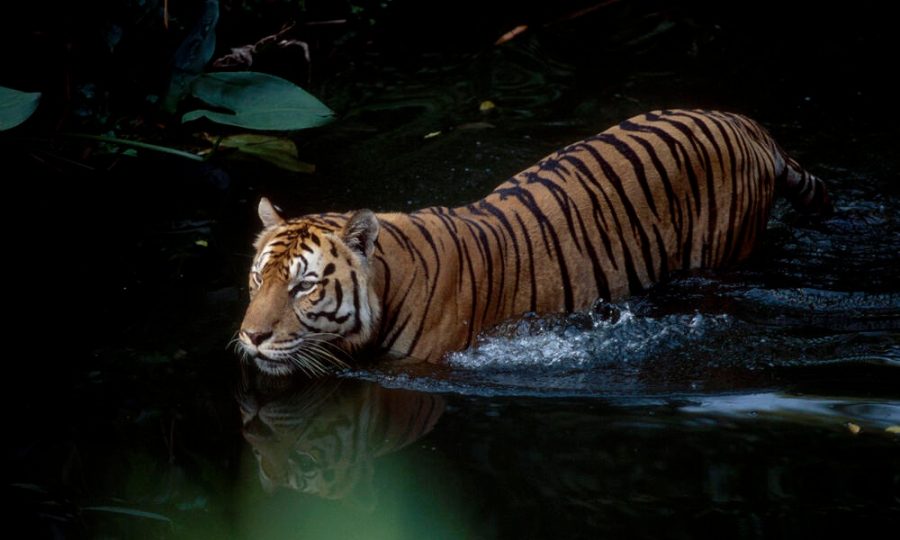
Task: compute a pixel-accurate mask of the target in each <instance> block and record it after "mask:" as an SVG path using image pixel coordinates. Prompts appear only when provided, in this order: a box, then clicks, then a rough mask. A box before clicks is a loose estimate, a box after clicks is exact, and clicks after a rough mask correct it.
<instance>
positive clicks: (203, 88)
mask: <svg viewBox="0 0 900 540" xmlns="http://www.w3.org/2000/svg"><path fill="white" fill-rule="evenodd" d="M191 92H192V93H193V95H194V97H196V98H198V99H200V100H202V101H204V102H205V103H207V104H209V105H211V106H212V107H215V108H217V109H223V110H224V111H225V112H221V111H210V110H205V109H199V110H196V111H190V112H188V113H186V114H185V115H184V116H183V117H182V118H181V121H182V122H190V121H192V120H197V119H198V118H202V117H206V118H208V119H210V120H212V121H213V122H218V123H220V124H226V125H229V126H238V127H242V128H247V129H259V130H269V131H287V130H295V129H305V128H311V127H316V126H321V125H323V124H327V123H328V122H331V121H332V120H333V119H334V112H333V111H332V110H331V109H329V108H328V107H326V106H325V105H324V104H323V103H322V102H321V101H319V100H318V99H316V98H315V97H313V95H312V94H310V93H309V92H307V91H306V90H303V89H302V88H300V87H299V86H297V85H295V84H293V83H291V82H290V81H286V80H284V79H282V78H280V77H275V76H274V75H268V74H265V73H257V72H253V71H241V72H219V73H207V74H205V75H201V76H200V77H198V78H196V79H194V82H193V84H192V85H191Z"/></svg>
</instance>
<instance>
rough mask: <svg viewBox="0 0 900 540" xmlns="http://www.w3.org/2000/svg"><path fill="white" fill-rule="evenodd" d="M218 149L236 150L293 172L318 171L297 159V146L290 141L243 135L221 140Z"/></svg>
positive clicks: (251, 134) (266, 136) (252, 134)
mask: <svg viewBox="0 0 900 540" xmlns="http://www.w3.org/2000/svg"><path fill="white" fill-rule="evenodd" d="M218 147H219V148H220V149H231V150H236V151H237V152H240V153H241V154H242V155H247V156H252V157H255V158H259V159H262V160H264V161H268V162H269V163H271V164H272V165H275V166H276V167H279V168H281V169H284V170H287V171H291V172H299V173H312V172H315V170H316V168H315V166H314V165H312V164H310V163H305V162H303V161H300V159H299V158H298V157H297V145H295V144H294V141H292V140H290V139H284V138H281V137H272V136H270V135H259V134H256V133H242V134H240V135H232V136H230V137H224V138H222V139H220V140H219V141H218Z"/></svg>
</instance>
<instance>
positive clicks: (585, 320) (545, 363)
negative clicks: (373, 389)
mask: <svg viewBox="0 0 900 540" xmlns="http://www.w3.org/2000/svg"><path fill="white" fill-rule="evenodd" d="M606 307H607V309H606V310H604V311H605V313H602V314H601V313H598V312H597V311H591V312H589V313H578V314H574V315H570V316H567V317H544V318H539V317H534V316H530V317H525V318H523V319H521V320H519V321H515V322H509V323H506V324H503V325H501V326H500V327H498V328H497V329H495V330H494V331H492V332H490V333H489V334H487V335H485V336H483V337H482V338H481V339H479V341H478V343H477V344H476V345H475V346H474V347H471V348H469V349H467V350H464V351H460V352H456V353H453V354H451V355H449V357H448V364H449V365H450V366H452V367H455V368H476V369H486V368H501V369H502V368H522V367H529V366H530V367H541V368H546V369H573V368H576V369H577V368H582V369H583V368H589V367H602V366H614V365H622V364H628V363H636V362H641V361H643V360H645V359H647V358H650V357H654V356H657V355H659V354H662V353H665V352H668V351H673V350H677V349H681V348H684V347H687V346H689V345H690V344H691V343H694V342H697V341H699V340H704V339H707V336H708V334H710V333H715V332H721V331H722V330H724V329H727V328H729V327H730V326H731V325H732V323H733V319H732V318H731V317H730V316H729V315H724V314H721V315H709V314H701V313H694V314H678V315H667V316H663V317H660V318H654V317H649V316H642V315H638V314H636V313H635V312H634V311H633V310H632V309H631V308H630V307H629V305H628V304H624V305H622V306H606Z"/></svg>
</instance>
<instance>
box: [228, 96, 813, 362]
mask: <svg viewBox="0 0 900 540" xmlns="http://www.w3.org/2000/svg"><path fill="white" fill-rule="evenodd" d="M776 189H778V190H779V191H780V192H781V193H782V194H784V195H785V196H786V197H788V198H789V199H790V200H791V201H792V202H793V203H794V205H795V206H796V207H798V208H800V209H802V210H804V211H807V212H809V213H813V214H819V215H825V214H828V213H829V212H830V211H831V203H830V200H829V197H828V193H827V191H826V189H825V185H824V184H823V183H822V181H821V180H819V179H818V178H816V177H815V176H813V175H811V174H809V173H808V172H806V171H804V170H803V169H802V168H801V167H800V166H799V165H798V164H797V162H796V161H794V160H793V159H792V158H790V157H789V156H787V155H786V154H785V153H784V152H783V151H782V150H781V148H780V147H779V146H778V145H777V143H775V141H774V140H773V139H772V138H771V136H770V135H769V134H768V132H766V130H765V129H763V128H762V127H761V126H760V125H759V124H757V123H756V122H754V121H753V120H750V119H749V118H746V117H744V116H741V115H737V114H731V113H723V112H716V111H697V110H668V111H655V112H651V113H647V114H644V115H641V116H636V117H634V118H630V119H628V120H626V121H624V122H622V123H621V124H619V125H618V126H615V127H613V128H610V129H608V130H606V131H604V132H602V133H600V134H598V135H595V136H593V137H590V138H588V139H585V140H583V141H579V142H576V143H574V144H572V145H570V146H567V147H565V148H563V149H561V150H559V151H557V152H555V153H553V154H551V155H549V156H547V157H545V158H544V159H542V160H541V161H539V162H538V163H537V164H535V165H534V166H532V167H530V168H528V169H526V170H524V171H522V172H520V173H519V174H517V175H515V176H514V177H512V178H510V179H509V180H507V181H506V182H504V183H503V184H501V185H500V186H498V187H497V188H496V189H495V190H494V191H492V192H491V193H490V194H488V195H487V196H486V197H485V198H483V199H481V200H479V201H476V202H474V203H472V204H469V205H466V206H462V207H458V208H445V207H431V208H424V209H422V210H417V211H415V212H412V213H409V214H404V213H383V214H374V213H372V212H371V211H369V210H360V211H358V212H354V213H348V214H337V213H326V214H318V215H311V216H304V217H301V218H295V219H288V220H285V219H284V218H282V217H281V216H280V215H279V214H278V212H277V211H276V210H275V208H274V207H273V206H272V205H271V203H270V202H269V201H268V200H267V199H262V201H260V205H259V215H260V219H261V220H262V222H263V225H264V227H265V229H264V230H263V231H262V233H260V235H259V237H258V239H257V241H256V244H255V247H256V250H257V253H256V257H255V258H254V262H253V266H252V268H251V272H250V296H251V300H250V305H249V307H248V308H247V313H246V315H245V317H244V321H243V323H242V325H241V331H240V334H239V336H240V342H241V348H242V351H243V353H244V355H245V358H246V359H247V360H248V361H253V362H255V363H256V364H257V366H258V367H259V368H260V369H261V370H263V371H265V372H267V373H271V374H276V375H283V374H289V373H292V372H295V371H298V370H299V371H305V372H307V373H310V374H320V373H325V372H326V371H327V370H328V368H329V366H335V365H337V366H342V365H346V364H348V363H350V362H351V361H352V360H351V359H352V357H353V355H354V354H355V353H359V352H360V351H363V350H365V351H366V352H367V353H375V354H377V355H379V356H387V357H392V358H398V359H399V358H403V359H410V360H426V361H431V362H435V361H439V360H440V359H441V358H442V357H443V355H444V354H445V353H447V352H450V351H454V350H458V349H462V348H465V347H468V346H469V345H471V344H472V343H473V341H474V339H475V337H476V336H477V335H478V333H479V332H480V331H482V330H485V329H487V328H490V327H491V326H493V325H496V324H497V323H499V322H501V321H503V320H506V319H509V318H512V317H516V316H519V315H521V314H523V313H526V312H535V313H551V312H560V311H573V310H579V309H585V308H587V307H589V306H590V305H591V304H592V303H593V302H594V301H596V300H597V299H598V298H603V299H607V300H616V299H619V298H622V297H624V296H627V295H628V294H631V293H633V292H636V291H639V290H641V289H643V288H645V287H647V286H648V285H651V284H653V283H656V282H658V281H660V280H662V279H665V278H666V276H667V275H668V274H669V273H671V272H673V271H675V270H689V269H695V268H718V267H722V266H726V265H730V264H733V263H736V262H738V261H741V260H743V259H744V258H746V257H747V256H748V255H749V254H750V252H751V251H752V249H753V247H754V245H755V244H756V243H757V241H758V239H759V237H760V236H761V235H762V234H763V232H764V231H765V228H766V222H767V221H768V218H769V211H770V209H771V206H772V200H773V197H774V195H775V192H776Z"/></svg>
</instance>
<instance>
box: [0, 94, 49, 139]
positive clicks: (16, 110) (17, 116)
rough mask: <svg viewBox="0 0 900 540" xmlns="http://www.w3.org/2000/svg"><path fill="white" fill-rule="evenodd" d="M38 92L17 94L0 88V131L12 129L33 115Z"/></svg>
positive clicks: (36, 104)
mask: <svg viewBox="0 0 900 540" xmlns="http://www.w3.org/2000/svg"><path fill="white" fill-rule="evenodd" d="M40 99H41V93H40V92H19V91H18V90H13V89H12V88H6V87H5V86H0V131H3V130H6V129H12V128H14V127H16V126H18V125H19V124H21V123H22V122H24V121H25V120H28V117H29V116H31V115H32V113H34V111H35V109H37V106H38V101H40Z"/></svg>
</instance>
